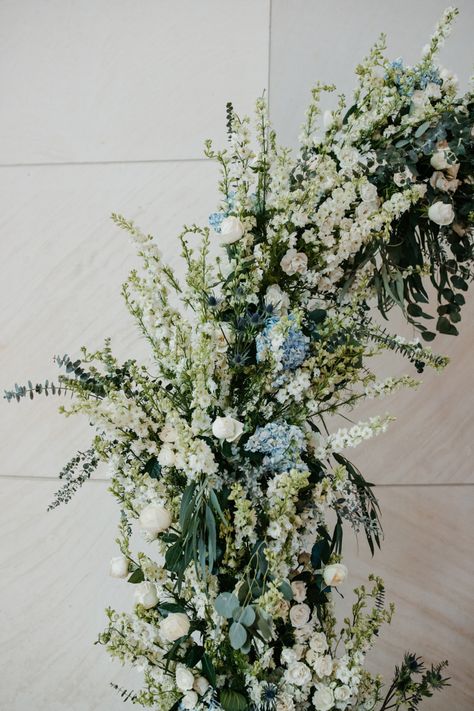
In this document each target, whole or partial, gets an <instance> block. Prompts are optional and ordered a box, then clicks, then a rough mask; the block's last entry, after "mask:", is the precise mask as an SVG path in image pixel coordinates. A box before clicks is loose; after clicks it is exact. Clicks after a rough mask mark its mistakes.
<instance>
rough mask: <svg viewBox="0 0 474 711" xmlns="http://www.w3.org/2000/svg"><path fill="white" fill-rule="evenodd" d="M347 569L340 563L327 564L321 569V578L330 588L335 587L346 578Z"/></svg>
mask: <svg viewBox="0 0 474 711" xmlns="http://www.w3.org/2000/svg"><path fill="white" fill-rule="evenodd" d="M347 573H348V570H347V568H346V566H345V565H343V564H342V563H333V564H332V565H327V566H326V567H325V568H324V571H323V578H324V582H325V583H326V585H329V586H330V587H332V588H335V587H337V586H338V585H340V584H341V583H343V582H344V580H345V579H346V578H347Z"/></svg>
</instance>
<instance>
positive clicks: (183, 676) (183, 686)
mask: <svg viewBox="0 0 474 711" xmlns="http://www.w3.org/2000/svg"><path fill="white" fill-rule="evenodd" d="M175 679H176V686H177V687H178V689H179V690H180V691H189V690H190V689H192V688H193V686H194V674H193V673H192V671H191V670H190V669H188V667H185V666H184V665H183V664H177V665H176V671H175Z"/></svg>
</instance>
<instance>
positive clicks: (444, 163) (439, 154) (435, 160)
mask: <svg viewBox="0 0 474 711" xmlns="http://www.w3.org/2000/svg"><path fill="white" fill-rule="evenodd" d="M430 163H431V165H432V167H433V168H434V169H435V170H444V169H445V168H447V167H448V165H449V163H448V160H447V158H446V151H445V150H443V149H441V150H437V151H435V152H434V153H433V155H432V156H431V158H430Z"/></svg>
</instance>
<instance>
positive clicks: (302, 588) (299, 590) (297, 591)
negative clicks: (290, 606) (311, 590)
mask: <svg viewBox="0 0 474 711" xmlns="http://www.w3.org/2000/svg"><path fill="white" fill-rule="evenodd" d="M291 589H292V591H293V600H295V601H296V602H304V601H305V600H306V583H304V582H303V581H302V580H294V581H293V582H292V583H291Z"/></svg>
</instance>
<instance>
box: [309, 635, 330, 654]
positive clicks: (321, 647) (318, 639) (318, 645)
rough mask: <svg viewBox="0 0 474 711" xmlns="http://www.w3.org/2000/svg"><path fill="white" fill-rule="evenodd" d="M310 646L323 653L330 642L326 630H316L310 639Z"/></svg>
mask: <svg viewBox="0 0 474 711" xmlns="http://www.w3.org/2000/svg"><path fill="white" fill-rule="evenodd" d="M309 646H310V648H311V649H313V650H314V651H315V652H318V653H320V654H321V653H322V652H325V651H326V650H327V648H328V642H327V639H326V635H325V634H324V632H315V633H314V634H313V636H312V637H311V639H310V640H309Z"/></svg>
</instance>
